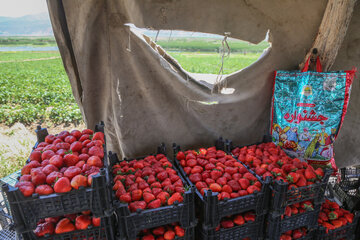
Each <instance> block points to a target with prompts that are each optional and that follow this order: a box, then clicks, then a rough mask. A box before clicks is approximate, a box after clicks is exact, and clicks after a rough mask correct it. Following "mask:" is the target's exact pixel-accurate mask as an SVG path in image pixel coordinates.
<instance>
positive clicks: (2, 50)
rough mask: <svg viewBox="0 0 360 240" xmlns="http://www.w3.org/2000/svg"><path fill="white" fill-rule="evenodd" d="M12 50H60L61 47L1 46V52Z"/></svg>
mask: <svg viewBox="0 0 360 240" xmlns="http://www.w3.org/2000/svg"><path fill="white" fill-rule="evenodd" d="M10 51H59V48H58V47H57V46H49V47H34V46H10V47H0V52H10Z"/></svg>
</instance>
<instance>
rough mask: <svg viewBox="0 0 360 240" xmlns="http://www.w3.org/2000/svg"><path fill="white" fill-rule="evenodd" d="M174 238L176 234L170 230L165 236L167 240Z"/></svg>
mask: <svg viewBox="0 0 360 240" xmlns="http://www.w3.org/2000/svg"><path fill="white" fill-rule="evenodd" d="M174 238H175V232H174V231H173V230H168V231H166V232H165V234H164V239H165V240H172V239H174Z"/></svg>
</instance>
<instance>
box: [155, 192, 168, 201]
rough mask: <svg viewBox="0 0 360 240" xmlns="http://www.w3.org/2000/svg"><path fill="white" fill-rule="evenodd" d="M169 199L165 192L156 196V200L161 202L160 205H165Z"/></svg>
mask: <svg viewBox="0 0 360 240" xmlns="http://www.w3.org/2000/svg"><path fill="white" fill-rule="evenodd" d="M169 197H170V194H169V193H167V192H160V193H159V194H157V195H156V198H157V199H160V200H161V204H165V203H166V202H167V200H168V198H169Z"/></svg>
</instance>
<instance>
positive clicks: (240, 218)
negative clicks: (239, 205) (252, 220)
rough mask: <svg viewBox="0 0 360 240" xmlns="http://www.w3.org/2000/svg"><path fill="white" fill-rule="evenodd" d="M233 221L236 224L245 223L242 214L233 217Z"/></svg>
mask: <svg viewBox="0 0 360 240" xmlns="http://www.w3.org/2000/svg"><path fill="white" fill-rule="evenodd" d="M234 223H235V224H236V225H243V224H244V223H245V219H244V217H243V216H242V215H237V216H236V217H235V218H234Z"/></svg>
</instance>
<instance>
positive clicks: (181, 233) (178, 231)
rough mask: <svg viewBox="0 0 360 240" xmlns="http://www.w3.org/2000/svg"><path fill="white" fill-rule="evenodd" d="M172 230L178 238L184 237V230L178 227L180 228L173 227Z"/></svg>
mask: <svg viewBox="0 0 360 240" xmlns="http://www.w3.org/2000/svg"><path fill="white" fill-rule="evenodd" d="M174 230H175V234H176V236H178V237H184V235H185V229H183V228H182V227H180V226H175V227H174Z"/></svg>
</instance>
